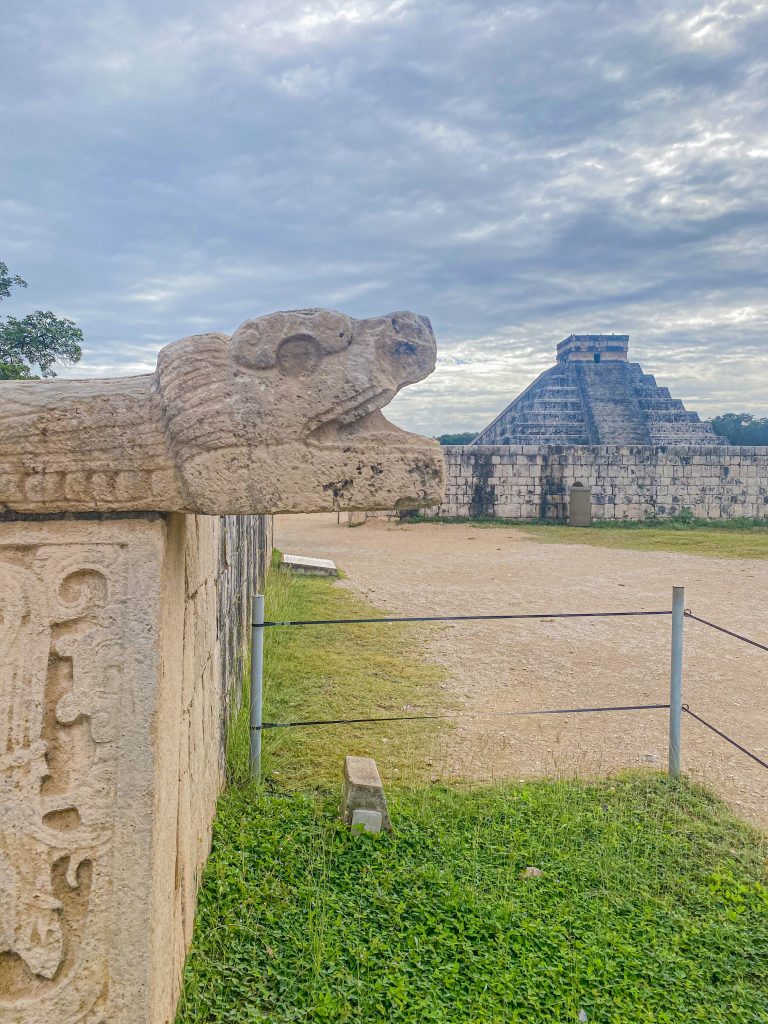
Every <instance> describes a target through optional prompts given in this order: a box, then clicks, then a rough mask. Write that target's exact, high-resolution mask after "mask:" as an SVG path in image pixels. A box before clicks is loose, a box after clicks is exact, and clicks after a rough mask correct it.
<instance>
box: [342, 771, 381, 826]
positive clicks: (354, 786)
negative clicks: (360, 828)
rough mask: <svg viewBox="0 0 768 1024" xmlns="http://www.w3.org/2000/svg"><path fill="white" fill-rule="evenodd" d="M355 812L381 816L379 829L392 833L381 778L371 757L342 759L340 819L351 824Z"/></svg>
mask: <svg viewBox="0 0 768 1024" xmlns="http://www.w3.org/2000/svg"><path fill="white" fill-rule="evenodd" d="M357 810H367V811H377V812H378V813H379V814H380V815H381V828H382V829H384V830H385V831H387V832H391V831H392V823H391V822H390V820H389V812H388V810H387V798H386V796H385V795H384V787H383V785H382V784H381V776H380V775H379V769H378V768H377V767H376V762H375V761H374V759H373V758H372V757H353V756H351V755H349V756H347V757H345V758H344V783H343V786H342V792H341V819H342V821H343V822H344V823H345V824H346V825H351V824H352V819H353V815H354V812H355V811H357Z"/></svg>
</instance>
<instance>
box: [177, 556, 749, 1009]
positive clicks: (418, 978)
mask: <svg viewBox="0 0 768 1024" xmlns="http://www.w3.org/2000/svg"><path fill="white" fill-rule="evenodd" d="M267 593H268V603H267V618H268V619H286V618H287V619H297V618H333V617H354V616H364V615H370V614H372V613H373V612H374V609H372V608H371V607H370V606H369V605H368V604H366V603H365V602H363V601H360V600H359V599H357V598H355V597H353V596H352V595H350V594H349V593H348V592H347V591H346V590H345V589H344V588H343V587H341V586H340V585H339V584H334V583H332V582H330V581H328V580H323V579H312V578H303V577H295V576H283V575H281V574H280V573H278V572H276V571H274V570H273V572H272V573H271V574H270V577H269V582H268V587H267ZM425 635H426V634H425V633H424V627H406V626H387V627H384V626H371V627H354V628H351V629H349V628H347V627H345V629H343V630H342V629H341V628H339V629H336V628H332V627H318V628H316V629H312V630H310V629H306V630H305V629H304V628H301V629H289V630H268V631H267V638H268V639H267V647H266V658H265V662H266V698H267V699H266V711H267V713H266V718H267V719H268V720H269V719H281V720H284V719H292V718H315V717H321V718H323V717H331V718H333V717H337V716H338V717H347V716H352V717H355V716H356V715H357V713H358V712H363V713H364V712H377V711H378V712H389V713H392V712H394V711H396V710H399V709H401V708H402V707H404V706H408V707H414V706H415V707H418V708H430V707H432V706H433V705H434V703H435V701H436V700H437V692H438V691H437V687H436V683H437V681H438V679H439V675H440V673H439V671H438V670H437V669H435V668H434V667H432V666H430V665H429V664H428V663H426V661H425V660H424V657H423V652H422V651H421V650H420V648H421V645H422V644H423V642H424V638H425ZM435 728H436V727H435V726H431V725H421V724H419V725H417V726H413V725H405V726H403V725H399V726H398V725H390V726H381V725H380V726H376V727H370V728H366V729H363V728H362V727H346V728H339V729H337V728H335V727H334V728H332V729H306V730H303V729H301V730H299V729H297V730H279V731H278V730H275V731H274V732H267V734H266V736H265V757H264V763H265V770H266V776H267V779H266V783H265V784H257V783H254V782H252V781H250V780H249V778H248V775H247V770H246V767H247V721H246V711H245V710H244V711H243V712H242V713H241V715H240V717H239V720H238V725H237V729H236V730H235V732H234V734H233V737H232V742H231V745H230V770H231V776H232V784H231V785H230V787H229V789H228V790H227V792H225V793H224V794H223V795H222V797H221V799H220V802H219V808H218V815H217V820H216V823H215V827H214V843H213V852H212V855H211V858H210V860H209V862H208V865H207V867H206V871H205V877H204V882H203V886H202V890H201V893H200V901H199V907H198V913H197V918H196V925H195V934H194V941H193V946H192V950H191V952H190V955H189V957H188V959H187V963H186V967H185V978H184V993H183V997H182V1002H181V1005H180V1008H179V1013H178V1017H177V1024H247V1022H250V1024H255V1022H263V1024H267V1022H270V1024H289V1022H290V1024H296V1022H318V1024H323V1022H324V1024H342V1022H344V1024H385V1022H386V1024H390V1022H391V1024H430V1022H433V1024H509V1022H518V1024H551V1022H555V1024H559V1022H576V1021H579V1020H580V1016H579V1015H580V1013H581V1015H582V1016H581V1019H582V1020H583V1019H584V1015H585V1014H586V1019H587V1021H588V1022H590V1024H691V1022H707V1024H761V1022H762V1024H768V981H767V980H766V979H768V890H767V889H766V881H767V879H766V861H765V857H766V853H767V852H768V851H766V844H765V840H764V838H763V837H761V836H760V835H758V834H757V833H755V832H754V831H752V830H750V828H749V827H748V826H746V825H743V824H741V823H739V822H738V821H736V820H735V819H734V818H733V816H732V815H731V814H730V813H729V812H728V810H727V809H726V808H725V807H724V805H722V804H721V803H720V802H719V801H717V800H716V799H714V798H713V797H712V796H710V795H709V794H707V793H706V792H705V791H703V790H701V789H699V788H697V787H694V786H692V785H690V784H688V783H687V782H685V781H680V782H671V781H670V780H668V779H667V778H666V777H664V776H659V775H658V774H656V773H646V774H635V775H628V776H625V777H621V778H618V779H611V780H610V781H605V782H583V781H568V780H558V781H544V782H528V783H525V784H518V785H513V784H507V785H500V786H492V787H474V788H473V787H462V786H459V785H456V786H453V787H452V788H448V787H446V786H443V785H435V786H424V785H421V786H419V785H413V783H412V782H411V781H410V780H412V779H413V778H416V779H417V780H418V779H419V778H421V777H423V773H424V771H425V770H426V768H427V765H426V759H427V752H428V750H429V747H430V744H431V742H432V741H433V740H435V739H436V738H437V737H438V735H439V734H438V733H437V732H435V731H431V730H433V729H435ZM384 740H387V741H388V742H387V743H384ZM414 740H415V742H414ZM353 752H359V753H374V756H376V757H377V760H379V763H380V766H381V767H382V775H383V777H384V779H385V783H386V785H387V791H388V799H389V805H390V813H391V816H392V820H393V824H394V832H393V834H392V835H379V836H369V835H362V834H353V833H351V832H350V831H348V830H347V829H346V828H344V827H343V826H342V825H341V824H340V823H339V821H338V803H339V786H338V781H339V773H340V767H341V761H342V757H343V755H344V754H345V753H353ZM409 764H410V765H411V768H409V772H408V779H409V783H410V784H409V785H406V784H404V783H403V782H399V783H398V782H397V781H396V780H397V779H398V778H399V777H402V775H404V774H405V768H406V767H407V766H408V765H409ZM302 791H303V792H302ZM527 866H535V867H537V868H540V869H541V870H542V871H543V872H544V873H543V875H542V876H541V877H539V878H532V879H525V880H524V879H522V878H521V877H520V873H521V871H522V870H523V869H524V868H525V867H527Z"/></svg>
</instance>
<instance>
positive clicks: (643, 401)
mask: <svg viewBox="0 0 768 1024" xmlns="http://www.w3.org/2000/svg"><path fill="white" fill-rule="evenodd" d="M473 443H474V444H565V445H574V444H621V445H626V444H647V445H660V444H674V445H691V444H697V445H698V444H708V445H723V444H727V442H726V441H725V440H724V438H722V437H719V436H718V435H717V434H715V432H714V431H713V430H712V428H711V427H710V425H709V424H708V423H702V421H701V420H700V419H699V416H698V413H695V412H689V411H688V410H687V409H686V408H685V406H684V405H683V403H682V402H681V401H680V399H678V398H672V396H671V395H670V393H669V389H668V388H664V387H659V386H658V384H657V383H656V378H655V377H653V376H652V375H651V374H649V373H645V372H644V371H643V368H642V367H641V366H640V364H639V363H631V362H630V361H629V335H627V334H571V335H570V336H569V337H567V338H566V339H565V340H564V341H561V342H560V344H559V345H558V346H557V364H556V365H555V366H553V367H551V368H550V369H549V370H545V371H544V373H542V374H541V376H539V377H537V379H536V380H535V381H534V382H533V383H532V384H530V385H529V386H528V387H527V388H526V389H525V391H523V392H522V394H520V395H519V396H518V397H517V398H516V399H515V400H514V402H512V404H511V405H508V406H507V408H506V409H505V410H504V411H503V412H502V413H500V415H498V416H497V417H496V419H495V420H494V421H493V422H492V423H490V424H489V425H488V426H487V427H486V428H485V430H483V431H481V432H480V434H479V435H478V436H477V438H476V439H475V441H474V442H473Z"/></svg>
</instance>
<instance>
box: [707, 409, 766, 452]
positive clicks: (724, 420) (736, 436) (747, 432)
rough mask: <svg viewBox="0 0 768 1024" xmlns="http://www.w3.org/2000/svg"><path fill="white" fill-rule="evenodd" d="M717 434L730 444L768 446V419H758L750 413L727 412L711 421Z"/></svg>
mask: <svg viewBox="0 0 768 1024" xmlns="http://www.w3.org/2000/svg"><path fill="white" fill-rule="evenodd" d="M710 422H711V424H712V429H713V430H714V432H715V433H716V434H719V435H720V436H721V437H725V438H727V439H728V443H729V444H737V445H742V444H743V445H768V417H765V418H763V419H758V418H757V417H755V416H753V415H752V414H751V413H749V412H726V413H723V415H722V416H715V418H714V419H713V420H711V421H710Z"/></svg>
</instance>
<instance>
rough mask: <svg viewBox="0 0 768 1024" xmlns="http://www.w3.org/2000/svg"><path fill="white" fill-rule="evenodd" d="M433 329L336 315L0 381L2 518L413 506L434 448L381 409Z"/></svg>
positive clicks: (430, 364) (431, 344) (408, 319)
mask: <svg viewBox="0 0 768 1024" xmlns="http://www.w3.org/2000/svg"><path fill="white" fill-rule="evenodd" d="M434 365H435V339H434V335H433V333H432V329H431V327H430V324H429V321H428V320H426V319H425V318H424V317H420V316H416V315H415V314H413V313H393V314H390V315H389V316H384V317H378V318H375V319H369V320H353V319H350V318H349V317H346V316H344V315H342V314H340V313H333V312H329V311H326V310H316V309H315V310H299V311H294V312H287V313H274V314H271V315H270V316H265V317H261V318H260V319H256V320H248V321H246V322H245V323H244V324H242V325H241V326H240V327H239V328H238V330H237V331H236V332H235V333H234V335H232V337H227V336H226V335H224V334H203V335H198V336H195V337H190V338H184V339H182V340H181V341H177V342H174V343H173V344H171V345H168V346H167V347H166V348H164V349H162V350H161V352H160V354H159V357H158V362H157V369H156V371H155V373H154V374H151V375H147V376H142V377H127V378H121V379H115V380H93V381H63V380H52V381H32V382H18V381H9V382H3V383H2V384H0V396H1V397H2V402H1V403H0V509H6V510H13V511H18V512H32V513H35V512H62V511H94V510H99V511H131V510H155V511H180V512H200V513H205V514H224V513H270V512H316V511H323V510H329V509H339V508H341V509H380V508H416V507H420V506H423V505H430V504H432V505H434V504H436V503H437V502H439V500H440V498H441V496H442V485H443V469H442V459H441V455H440V448H439V446H438V445H437V443H436V442H434V441H430V440H428V439H426V438H423V437H419V436H418V435H415V434H409V433H406V432H405V431H402V430H399V429H398V428H397V427H394V426H393V425H392V424H391V423H389V422H388V421H387V420H386V419H385V418H384V416H383V414H382V413H381V411H380V410H381V409H382V407H383V406H385V405H386V404H387V403H388V402H390V401H391V400H392V398H393V397H394V396H395V395H396V394H397V392H398V391H399V390H400V389H401V388H403V387H405V386H406V385H408V384H411V383H414V382H416V381H419V380H422V379H423V378H424V377H426V376H427V375H428V374H429V373H431V371H432V370H433V369H434Z"/></svg>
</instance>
